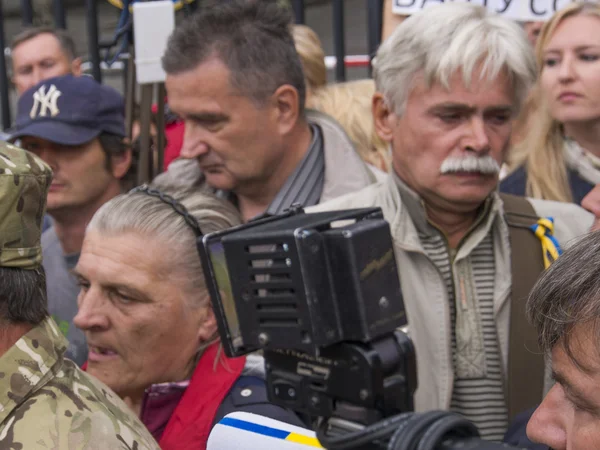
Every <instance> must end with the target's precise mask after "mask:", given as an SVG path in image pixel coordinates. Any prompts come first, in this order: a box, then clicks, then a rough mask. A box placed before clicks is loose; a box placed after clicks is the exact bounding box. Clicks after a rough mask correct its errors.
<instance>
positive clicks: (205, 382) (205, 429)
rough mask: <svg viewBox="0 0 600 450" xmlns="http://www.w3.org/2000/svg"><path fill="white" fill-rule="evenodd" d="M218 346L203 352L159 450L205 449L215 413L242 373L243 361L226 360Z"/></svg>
mask: <svg viewBox="0 0 600 450" xmlns="http://www.w3.org/2000/svg"><path fill="white" fill-rule="evenodd" d="M219 347H220V344H219V343H216V344H213V345H211V346H210V347H209V348H207V349H206V351H205V352H204V354H203V355H202V358H200V362H198V365H197V366H196V370H194V374H193V375H192V379H191V380H190V385H189V386H188V388H187V389H186V391H185V394H183V398H182V399H181V401H180V402H179V404H178V405H177V408H175V412H174V413H173V415H172V416H171V419H170V420H169V423H168V424H167V427H166V428H165V432H164V433H163V435H162V438H161V439H160V442H159V444H160V448H161V449H162V450H197V449H199V450H206V441H208V435H209V434H210V430H211V428H212V424H213V421H214V419H215V414H216V413H217V410H218V409H219V406H221V403H222V402H223V400H224V399H225V397H226V396H227V394H228V393H229V391H230V390H231V388H232V386H233V385H234V384H235V382H236V381H237V379H238V378H239V377H240V375H241V374H242V370H243V369H244V365H245V364H246V358H245V357H241V358H232V359H231V358H227V357H226V356H225V355H224V354H223V353H222V350H221V351H220V353H221V355H220V357H219V361H218V362H217V363H216V367H215V358H216V357H217V354H218V353H219Z"/></svg>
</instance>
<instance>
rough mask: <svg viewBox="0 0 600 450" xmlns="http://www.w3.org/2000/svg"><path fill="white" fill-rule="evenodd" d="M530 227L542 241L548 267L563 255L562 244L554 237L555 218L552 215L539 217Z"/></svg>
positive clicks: (546, 266) (545, 265) (545, 262)
mask: <svg viewBox="0 0 600 450" xmlns="http://www.w3.org/2000/svg"><path fill="white" fill-rule="evenodd" d="M530 228H531V230H532V231H533V233H534V234H535V235H536V236H537V238H538V239H539V240H540V241H541V243H542V252H543V256H544V267H545V268H546V269H547V268H548V267H550V265H551V264H552V263H553V262H554V261H556V260H557V259H558V257H559V256H560V255H562V250H561V248H560V244H559V243H558V241H557V240H556V238H555V237H554V219H553V218H552V217H546V218H543V219H539V220H538V221H537V223H536V224H533V225H531V227H530Z"/></svg>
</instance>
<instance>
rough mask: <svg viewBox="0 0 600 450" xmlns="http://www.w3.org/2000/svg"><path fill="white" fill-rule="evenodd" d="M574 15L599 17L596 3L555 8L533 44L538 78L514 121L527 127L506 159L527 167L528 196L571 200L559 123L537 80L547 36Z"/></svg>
mask: <svg viewBox="0 0 600 450" xmlns="http://www.w3.org/2000/svg"><path fill="white" fill-rule="evenodd" d="M577 15H593V16H598V17H599V18H600V5H597V4H592V3H573V4H571V5H569V6H567V7H565V8H563V9H562V10H560V11H558V12H557V13H556V14H554V16H552V18H551V19H550V20H549V21H548V23H546V25H544V28H543V29H542V32H541V33H540V37H539V38H538V41H537V45H536V48H535V58H536V62H537V66H538V81H537V83H536V86H535V87H534V88H533V89H532V91H531V93H530V94H529V98H528V100H527V102H526V105H527V106H529V107H525V108H524V109H523V114H522V116H521V118H520V119H519V120H518V121H517V122H521V123H526V124H527V128H528V131H527V133H526V134H525V136H524V138H523V140H522V141H521V142H519V143H518V144H517V145H516V147H515V148H514V149H513V150H512V152H511V155H510V160H509V165H510V167H511V168H513V169H516V168H518V167H520V166H525V169H526V170H527V186H526V191H525V193H526V195H527V196H528V197H534V198H542V199H546V200H557V201H563V202H572V201H573V193H572V192H571V187H570V186H569V180H568V176H567V163H566V160H565V155H564V136H563V130H562V124H561V123H560V122H558V121H557V120H555V119H554V118H553V117H552V116H551V114H550V110H549V108H548V106H547V104H546V101H545V95H544V92H543V91H542V89H541V87H540V84H539V83H540V81H539V80H540V76H541V74H542V72H543V70H544V65H543V63H544V50H545V48H546V47H547V45H548V42H549V41H550V38H551V37H552V35H553V34H554V32H555V31H556V28H557V27H558V25H559V24H560V23H561V22H562V21H563V20H565V19H567V18H569V17H573V16H577Z"/></svg>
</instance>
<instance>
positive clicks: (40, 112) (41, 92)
mask: <svg viewBox="0 0 600 450" xmlns="http://www.w3.org/2000/svg"><path fill="white" fill-rule="evenodd" d="M61 95H62V92H60V91H59V90H58V89H56V86H54V85H52V86H50V89H48V92H46V86H42V87H41V88H39V89H38V90H37V92H35V93H34V94H33V101H34V103H33V107H32V108H31V112H30V113H29V117H31V118H32V119H35V118H36V117H40V116H41V117H46V115H47V114H48V110H50V116H51V117H54V116H56V115H57V114H58V113H59V112H60V111H59V109H58V105H57V104H56V102H57V101H58V97H60V96H61Z"/></svg>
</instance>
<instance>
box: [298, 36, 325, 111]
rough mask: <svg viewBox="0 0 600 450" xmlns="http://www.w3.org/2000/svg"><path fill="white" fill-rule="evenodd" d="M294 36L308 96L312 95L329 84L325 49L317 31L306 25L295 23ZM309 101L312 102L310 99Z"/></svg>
mask: <svg viewBox="0 0 600 450" xmlns="http://www.w3.org/2000/svg"><path fill="white" fill-rule="evenodd" d="M292 37H293V38H294V45H295V46H296V51H297V52H298V55H299V56H300V62H301V63H302V70H303V71H304V79H305V81H306V91H307V93H308V94H309V95H308V96H307V97H310V95H311V94H312V93H314V91H315V90H316V89H319V88H321V87H323V86H325V85H326V84H327V67H326V66H325V51H324V50H323V46H322V45H321V40H320V39H319V36H318V35H317V33H315V32H314V31H313V30H312V29H311V28H309V27H307V26H306V25H293V26H292ZM308 103H310V99H309V101H308V102H307V104H308Z"/></svg>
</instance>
